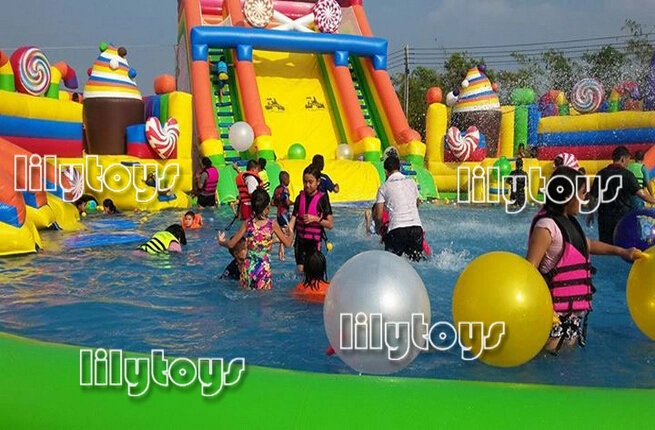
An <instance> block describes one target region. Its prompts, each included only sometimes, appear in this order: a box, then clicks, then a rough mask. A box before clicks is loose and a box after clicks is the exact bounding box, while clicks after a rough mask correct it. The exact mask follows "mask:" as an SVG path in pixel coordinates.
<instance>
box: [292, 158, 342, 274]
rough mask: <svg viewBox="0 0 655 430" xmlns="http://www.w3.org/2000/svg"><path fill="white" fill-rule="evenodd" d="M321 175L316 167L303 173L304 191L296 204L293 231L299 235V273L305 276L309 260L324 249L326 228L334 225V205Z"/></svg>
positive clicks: (296, 242)
mask: <svg viewBox="0 0 655 430" xmlns="http://www.w3.org/2000/svg"><path fill="white" fill-rule="evenodd" d="M320 180H321V172H320V171H319V170H318V169H317V168H316V167H315V166H313V165H310V166H308V167H307V168H305V170H304V172H303V184H304V189H303V191H301V192H300V194H299V195H298V198H296V202H295V204H294V205H293V213H292V214H291V221H289V230H290V231H295V232H296V241H295V243H294V250H295V254H296V265H297V267H298V272H299V273H304V265H305V259H306V258H307V256H308V255H310V254H311V253H313V252H314V251H315V250H320V249H321V241H322V240H323V238H324V237H325V229H328V230H331V229H332V227H333V226H334V220H333V217H332V206H331V205H330V199H329V198H328V196H327V194H325V193H323V192H321V191H319V189H318V186H319V182H320Z"/></svg>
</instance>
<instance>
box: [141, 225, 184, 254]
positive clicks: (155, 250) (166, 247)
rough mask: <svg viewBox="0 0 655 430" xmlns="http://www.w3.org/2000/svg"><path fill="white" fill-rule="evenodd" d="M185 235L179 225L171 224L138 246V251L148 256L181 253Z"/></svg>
mask: <svg viewBox="0 0 655 430" xmlns="http://www.w3.org/2000/svg"><path fill="white" fill-rule="evenodd" d="M186 243H187V242H186V234H184V229H183V228H182V226H181V225H179V224H173V225H170V226H168V227H167V228H166V230H164V231H160V232H158V233H155V234H154V235H153V236H152V237H151V238H150V240H149V241H147V242H146V243H144V244H142V245H140V246H139V248H138V249H139V250H140V251H143V252H147V253H148V254H150V255H156V254H165V253H168V252H182V246H183V245H186Z"/></svg>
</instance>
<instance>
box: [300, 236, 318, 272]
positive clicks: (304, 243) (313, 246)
mask: <svg viewBox="0 0 655 430" xmlns="http://www.w3.org/2000/svg"><path fill="white" fill-rule="evenodd" d="M320 249H321V242H316V241H313V240H306V239H300V238H296V242H295V243H294V244H293V250H294V251H295V253H296V264H297V265H298V266H301V265H302V266H304V265H305V259H306V258H307V256H308V255H309V254H311V253H312V252H315V251H316V250H320Z"/></svg>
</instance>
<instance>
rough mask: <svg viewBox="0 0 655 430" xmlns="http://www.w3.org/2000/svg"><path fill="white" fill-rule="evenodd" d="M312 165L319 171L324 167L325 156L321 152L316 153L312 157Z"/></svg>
mask: <svg viewBox="0 0 655 430" xmlns="http://www.w3.org/2000/svg"><path fill="white" fill-rule="evenodd" d="M312 165H313V166H315V167H316V168H317V169H318V171H319V172H322V171H323V169H325V158H323V156H322V155H321V154H316V155H314V157H313V158H312Z"/></svg>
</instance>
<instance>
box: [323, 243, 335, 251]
mask: <svg viewBox="0 0 655 430" xmlns="http://www.w3.org/2000/svg"><path fill="white" fill-rule="evenodd" d="M325 247H326V248H327V250H328V252H331V251H332V250H333V249H334V245H333V244H332V242H328V243H327V245H325Z"/></svg>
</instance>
